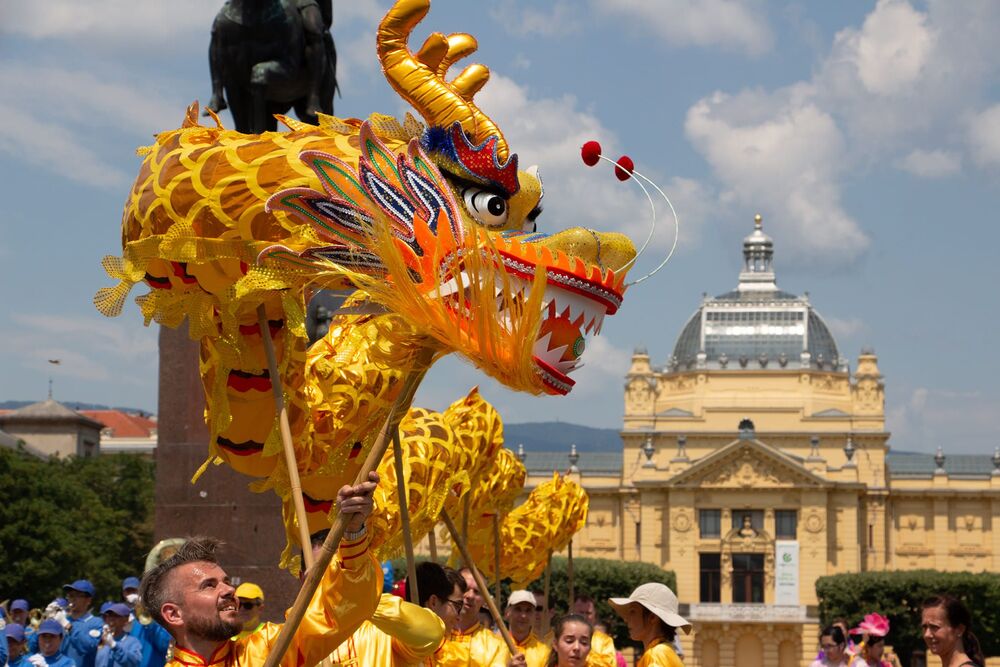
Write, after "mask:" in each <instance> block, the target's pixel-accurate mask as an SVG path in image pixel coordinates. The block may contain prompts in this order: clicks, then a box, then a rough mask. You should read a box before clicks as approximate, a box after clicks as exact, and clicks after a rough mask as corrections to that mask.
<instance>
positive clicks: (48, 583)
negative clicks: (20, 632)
mask: <svg viewBox="0 0 1000 667" xmlns="http://www.w3.org/2000/svg"><path fill="white" fill-rule="evenodd" d="M0 488H2V489H3V490H4V496H3V499H2V501H0V561H2V563H3V566H2V567H0V595H2V596H3V597H24V598H27V599H28V600H29V601H30V602H31V604H32V605H33V606H36V607H44V606H45V605H46V604H47V603H48V602H49V601H50V600H52V599H53V598H54V597H56V596H57V595H61V594H62V586H63V585H64V584H67V583H69V582H72V581H74V580H76V579H81V578H84V579H90V580H91V581H92V582H93V584H94V586H95V587H96V588H97V598H96V599H95V603H99V602H100V601H102V600H105V599H114V600H117V599H119V597H120V595H121V580H122V579H123V578H124V577H126V576H129V575H136V574H139V573H141V571H142V567H143V564H144V558H145V553H146V551H148V550H149V548H150V543H151V541H152V525H151V520H152V513H153V512H152V510H153V507H152V505H153V503H152V500H153V496H152V493H153V462H152V461H149V460H148V459H144V458H142V457H139V456H135V455H128V454H117V455H113V456H99V457H94V458H75V457H70V458H68V459H59V458H56V457H50V458H48V459H38V458H36V457H34V456H31V455H29V454H27V453H25V452H24V451H23V450H18V451H15V450H9V449H0Z"/></svg>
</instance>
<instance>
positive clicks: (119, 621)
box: [94, 602, 142, 667]
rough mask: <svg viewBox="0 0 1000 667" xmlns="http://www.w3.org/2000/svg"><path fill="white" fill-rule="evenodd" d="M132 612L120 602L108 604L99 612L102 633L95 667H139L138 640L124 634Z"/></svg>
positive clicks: (140, 655) (140, 649)
mask: <svg viewBox="0 0 1000 667" xmlns="http://www.w3.org/2000/svg"><path fill="white" fill-rule="evenodd" d="M131 615H132V611H131V610H130V609H129V608H128V605H127V604H124V603H122V602H109V603H108V604H107V605H106V608H103V609H102V610H101V617H102V618H103V619H104V632H103V634H102V635H101V645H100V646H99V647H98V648H97V658H96V659H95V661H94V664H95V665H96V667H139V663H140V662H142V646H140V645H139V640H138V639H136V638H135V637H133V636H132V635H130V634H128V633H127V632H125V626H126V625H127V624H128V619H129V617H130V616H131Z"/></svg>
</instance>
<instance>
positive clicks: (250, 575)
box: [154, 324, 299, 621]
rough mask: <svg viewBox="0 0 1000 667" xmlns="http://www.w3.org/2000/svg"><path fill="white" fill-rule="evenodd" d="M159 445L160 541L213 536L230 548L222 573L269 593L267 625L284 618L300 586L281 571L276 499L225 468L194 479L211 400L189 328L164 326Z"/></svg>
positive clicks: (157, 535) (203, 448) (156, 530)
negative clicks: (207, 398)
mask: <svg viewBox="0 0 1000 667" xmlns="http://www.w3.org/2000/svg"><path fill="white" fill-rule="evenodd" d="M158 411H159V417H158V429H157V433H158V439H157V446H156V496H155V498H156V510H155V511H156V515H155V528H154V533H155V541H159V540H162V539H165V538H169V537H187V536H190V535H209V536H212V537H217V538H220V539H222V540H224V541H225V543H226V547H225V551H224V553H223V557H222V559H223V563H222V565H223V567H224V568H225V570H226V572H227V573H228V574H229V576H230V577H232V578H233V580H234V582H235V581H236V578H239V580H241V581H252V582H253V583H255V584H257V585H259V586H260V587H261V588H262V589H263V590H264V595H265V598H266V600H265V607H264V614H263V617H264V619H265V620H274V621H280V620H282V619H284V613H285V610H286V608H288V607H290V606H291V604H292V601H293V600H294V599H295V594H296V593H297V592H298V588H299V586H298V581H296V580H295V579H294V578H293V577H292V576H291V575H290V574H289V573H288V572H287V571H285V570H281V569H279V568H278V558H279V556H280V554H281V550H282V549H283V548H284V544H285V532H284V528H283V526H282V522H281V503H280V502H279V501H278V497H277V496H276V495H274V493H272V492H270V491H268V492H267V493H252V492H251V491H250V490H249V489H248V488H247V485H248V484H249V483H250V482H251V481H252V478H250V477H247V476H245V475H240V474H238V473H236V472H234V471H233V470H232V469H230V468H229V467H228V466H226V465H219V466H215V465H211V466H209V468H208V469H207V470H206V471H205V473H204V474H203V475H202V476H201V479H199V480H198V482H197V484H191V477H192V475H194V473H195V471H196V470H197V469H198V467H199V466H201V464H202V463H203V462H204V461H205V458H206V457H207V456H208V437H209V433H208V428H207V426H206V425H205V419H204V411H205V395H204V391H203V390H202V386H201V379H200V378H199V376H198V343H197V342H195V341H192V340H190V338H188V334H187V326H186V324H185V325H184V326H183V327H181V328H180V329H177V330H174V329H168V328H166V327H160V386H159V408H158Z"/></svg>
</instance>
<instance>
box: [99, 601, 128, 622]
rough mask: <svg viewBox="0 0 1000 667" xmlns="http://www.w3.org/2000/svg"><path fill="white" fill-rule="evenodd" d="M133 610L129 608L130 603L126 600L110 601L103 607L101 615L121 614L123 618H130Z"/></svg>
mask: <svg viewBox="0 0 1000 667" xmlns="http://www.w3.org/2000/svg"><path fill="white" fill-rule="evenodd" d="M131 613H132V610H131V609H129V608H128V605H127V604H125V603H124V602H109V603H107V604H106V605H103V606H102V607H101V616H104V615H105V614H114V615H115V616H121V617H122V618H128V617H129V614H131Z"/></svg>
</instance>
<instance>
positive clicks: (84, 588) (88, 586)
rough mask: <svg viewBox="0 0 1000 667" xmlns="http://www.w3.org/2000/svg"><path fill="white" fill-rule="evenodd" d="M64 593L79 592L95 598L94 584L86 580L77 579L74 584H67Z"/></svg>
mask: <svg viewBox="0 0 1000 667" xmlns="http://www.w3.org/2000/svg"><path fill="white" fill-rule="evenodd" d="M63 590H64V591H78V592H80V593H83V594H85V595H89V596H90V597H94V584H92V583H90V582H89V581H87V580H86V579H77V580H76V581H74V582H73V583H72V584H66V585H65V586H63Z"/></svg>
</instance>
